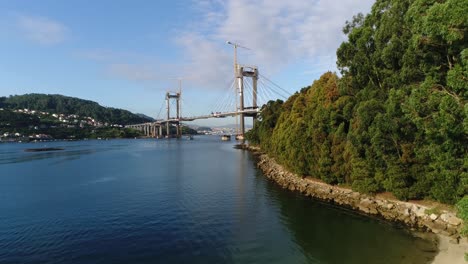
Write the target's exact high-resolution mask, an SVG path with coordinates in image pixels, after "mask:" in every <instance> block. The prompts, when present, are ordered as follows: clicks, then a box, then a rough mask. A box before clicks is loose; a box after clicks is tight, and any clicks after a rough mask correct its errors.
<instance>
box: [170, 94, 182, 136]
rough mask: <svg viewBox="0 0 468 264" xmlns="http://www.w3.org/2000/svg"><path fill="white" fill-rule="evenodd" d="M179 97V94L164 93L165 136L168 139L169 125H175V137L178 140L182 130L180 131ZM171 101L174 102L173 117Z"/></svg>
mask: <svg viewBox="0 0 468 264" xmlns="http://www.w3.org/2000/svg"><path fill="white" fill-rule="evenodd" d="M180 95H181V92H177V93H172V92H167V93H166V111H167V120H166V136H167V137H168V138H170V137H171V130H170V127H171V124H175V126H176V135H175V136H176V137H177V138H180V137H181V136H182V130H181V129H180V112H181V111H180ZM171 100H175V101H176V115H175V117H171Z"/></svg>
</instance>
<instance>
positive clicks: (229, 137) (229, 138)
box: [221, 135, 231, 141]
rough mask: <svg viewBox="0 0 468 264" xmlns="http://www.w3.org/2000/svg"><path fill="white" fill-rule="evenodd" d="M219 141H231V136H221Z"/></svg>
mask: <svg viewBox="0 0 468 264" xmlns="http://www.w3.org/2000/svg"><path fill="white" fill-rule="evenodd" d="M221 140H222V141H229V140H231V135H222V136H221Z"/></svg>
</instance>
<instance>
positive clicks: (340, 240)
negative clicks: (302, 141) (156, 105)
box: [0, 136, 434, 264]
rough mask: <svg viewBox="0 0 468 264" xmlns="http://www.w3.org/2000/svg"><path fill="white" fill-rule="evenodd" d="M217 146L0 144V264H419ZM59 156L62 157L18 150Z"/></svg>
mask: <svg viewBox="0 0 468 264" xmlns="http://www.w3.org/2000/svg"><path fill="white" fill-rule="evenodd" d="M232 146H233V142H221V141H220V139H219V138H217V137H204V136H200V137H195V140H184V139H181V140H111V141H79V142H53V143H28V144H18V143H12V144H0V263H351V264H353V263H356V264H362V263H385V264H392V263H427V262H428V261H429V260H431V259H432V258H433V255H434V252H431V251H432V250H433V245H432V244H431V243H429V242H427V241H424V240H421V239H418V238H414V237H412V236H411V234H409V233H408V232H406V231H405V230H403V229H399V228H397V227H395V226H392V225H389V224H386V223H383V222H381V221H379V220H376V219H372V218H367V217H363V216H360V215H357V214H354V213H352V212H349V211H346V210H342V209H337V208H335V207H332V206H330V205H327V204H323V203H319V202H317V201H313V200H311V199H309V198H305V197H302V196H300V195H298V194H296V193H292V192H288V191H285V190H283V189H281V188H279V187H278V186H277V185H275V184H274V183H272V182H270V181H268V180H267V179H266V178H265V177H264V176H263V175H262V173H261V172H260V171H258V170H257V169H256V168H255V163H254V158H253V157H252V156H251V155H250V153H248V152H245V151H241V150H236V149H233V148H232ZM38 147H57V148H64V150H63V151H54V152H34V153H31V152H24V150H25V149H27V148H38Z"/></svg>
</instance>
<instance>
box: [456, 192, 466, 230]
mask: <svg viewBox="0 0 468 264" xmlns="http://www.w3.org/2000/svg"><path fill="white" fill-rule="evenodd" d="M457 211H458V212H457V213H458V217H460V218H461V219H463V222H464V223H465V226H464V227H463V230H462V235H464V236H468V195H465V197H463V198H462V199H461V200H460V201H459V202H458V203H457Z"/></svg>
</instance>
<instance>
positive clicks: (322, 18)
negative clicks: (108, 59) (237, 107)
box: [176, 0, 374, 83]
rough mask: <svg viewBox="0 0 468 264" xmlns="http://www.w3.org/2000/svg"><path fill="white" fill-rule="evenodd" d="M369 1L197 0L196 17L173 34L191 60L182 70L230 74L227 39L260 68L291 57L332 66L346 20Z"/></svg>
mask: <svg viewBox="0 0 468 264" xmlns="http://www.w3.org/2000/svg"><path fill="white" fill-rule="evenodd" d="M373 2H374V0H341V1H325V0H316V1H311V0H304V1H299V0H290V1H284V0H260V1H250V0H227V1H226V2H220V1H219V0H203V1H196V3H195V4H194V5H195V10H197V11H198V12H199V14H200V16H201V17H202V19H201V22H199V23H198V24H192V25H190V26H189V27H188V28H187V31H186V32H185V33H182V35H179V36H178V37H177V39H176V40H177V43H178V44H179V45H181V46H182V47H183V49H184V51H185V55H186V57H188V58H189V62H190V63H191V65H192V66H191V67H190V69H186V71H188V72H190V73H191V74H194V75H197V76H199V77H200V79H205V80H209V81H210V82H211V81H217V83H219V82H220V81H222V80H227V79H228V78H230V76H232V73H231V71H232V67H229V66H230V64H229V62H232V49H231V47H228V46H227V45H226V44H225V41H226V40H231V41H233V42H237V43H240V44H243V45H245V46H247V47H249V48H251V49H252V51H245V50H242V51H239V54H240V55H239V57H240V63H242V64H250V65H258V66H259V68H260V71H261V72H262V71H265V70H267V71H268V72H270V73H274V72H277V71H280V70H282V69H284V68H286V67H287V66H289V65H294V64H295V63H306V64H310V65H311V67H313V68H314V69H313V71H314V72H315V71H319V70H322V71H323V72H325V71H327V70H335V67H336V66H335V61H334V60H336V55H335V53H336V49H337V48H338V47H339V45H340V43H341V42H342V41H343V40H344V36H343V33H342V27H343V26H344V24H345V21H346V20H350V19H351V18H352V16H353V15H355V14H357V13H358V12H364V13H367V12H368V11H369V10H370V7H371V5H372V3H373ZM324 58H325V59H324ZM226 65H227V66H228V67H226ZM299 74H304V73H299Z"/></svg>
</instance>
